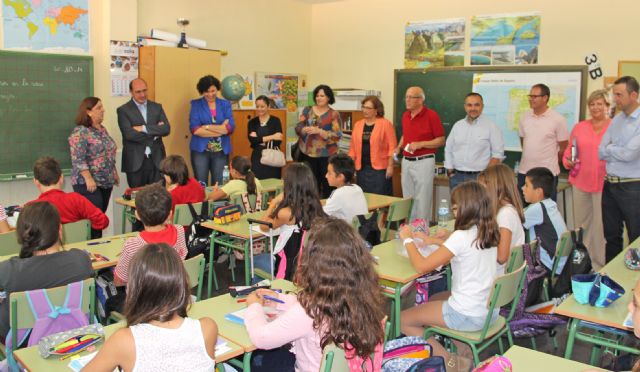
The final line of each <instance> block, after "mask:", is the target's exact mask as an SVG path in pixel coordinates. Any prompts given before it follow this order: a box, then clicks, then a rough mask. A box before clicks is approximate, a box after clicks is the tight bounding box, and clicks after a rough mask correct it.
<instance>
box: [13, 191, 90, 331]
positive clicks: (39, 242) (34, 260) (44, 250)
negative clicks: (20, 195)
mask: <svg viewBox="0 0 640 372" xmlns="http://www.w3.org/2000/svg"><path fill="white" fill-rule="evenodd" d="M16 233H17V236H18V243H19V244H20V246H21V248H20V255H19V257H12V258H10V259H9V260H7V261H4V262H1V263H0V288H3V291H4V292H6V295H7V299H6V300H4V301H0V341H2V340H4V338H5V337H6V335H7V333H8V331H9V300H8V299H9V295H10V294H11V293H12V292H22V291H29V290H32V289H40V288H53V287H59V286H61V285H65V284H69V283H73V282H77V281H80V280H83V279H86V278H89V277H90V276H92V275H93V269H92V268H91V260H90V259H89V255H87V254H86V253H85V252H83V251H81V250H79V249H70V250H68V251H63V250H62V243H61V234H62V225H61V224H60V215H59V214H58V210H57V209H56V207H54V206H53V205H52V204H50V203H49V202H44V201H42V202H33V203H29V204H27V205H26V206H25V207H24V208H23V209H22V212H20V217H18V224H17V226H16Z"/></svg>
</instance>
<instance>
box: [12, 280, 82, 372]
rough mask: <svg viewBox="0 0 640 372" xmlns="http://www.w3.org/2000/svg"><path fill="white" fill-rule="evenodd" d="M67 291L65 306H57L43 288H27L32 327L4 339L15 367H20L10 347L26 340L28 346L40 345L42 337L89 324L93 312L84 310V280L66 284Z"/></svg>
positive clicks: (15, 346)
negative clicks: (13, 336) (32, 318)
mask: <svg viewBox="0 0 640 372" xmlns="http://www.w3.org/2000/svg"><path fill="white" fill-rule="evenodd" d="M66 287H67V295H66V297H65V300H64V303H63V304H62V306H54V305H53V304H52V303H51V300H50V299H49V296H48V295H47V292H46V290H44V289H35V290H32V291H25V292H24V293H25V295H26V297H27V300H28V301H29V307H30V309H31V313H32V314H33V317H34V319H35V323H34V324H33V328H30V329H18V332H17V336H18V339H17V340H12V337H11V330H10V331H9V333H8V334H7V339H6V342H5V345H6V348H7V359H8V363H9V366H10V368H11V369H12V370H18V366H17V364H16V361H15V360H14V358H13V352H12V351H11V350H15V349H17V348H18V347H19V346H20V345H22V344H23V343H24V342H25V341H26V340H28V343H27V346H34V345H37V344H38V342H39V341H40V339H41V338H43V337H45V336H48V335H50V334H54V333H58V332H63V331H66V330H69V329H74V328H79V327H84V326H86V325H88V324H89V317H90V314H85V313H83V312H82V295H83V289H84V281H79V282H75V283H70V284H67V286H66Z"/></svg>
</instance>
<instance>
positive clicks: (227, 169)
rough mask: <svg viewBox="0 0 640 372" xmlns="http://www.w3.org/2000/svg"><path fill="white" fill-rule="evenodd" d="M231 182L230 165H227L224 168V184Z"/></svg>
mask: <svg viewBox="0 0 640 372" xmlns="http://www.w3.org/2000/svg"><path fill="white" fill-rule="evenodd" d="M227 182H229V166H228V165H225V166H224V169H223V170H222V184H223V185H226V184H227Z"/></svg>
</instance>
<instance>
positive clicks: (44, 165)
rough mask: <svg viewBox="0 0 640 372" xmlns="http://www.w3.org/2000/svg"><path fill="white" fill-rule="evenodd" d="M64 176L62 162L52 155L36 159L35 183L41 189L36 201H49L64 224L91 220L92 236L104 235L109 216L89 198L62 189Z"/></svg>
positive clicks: (34, 169)
mask: <svg viewBox="0 0 640 372" xmlns="http://www.w3.org/2000/svg"><path fill="white" fill-rule="evenodd" d="M63 182H64V177H63V176H62V170H61V169H60V163H58V161H57V160H56V159H54V158H52V157H50V156H44V157H41V158H40V159H38V160H36V162H35V164H34V165H33V183H34V184H35V185H36V187H37V188H38V191H40V196H39V197H38V199H36V200H35V201H48V202H50V203H51V204H53V205H54V206H55V207H56V208H57V209H58V213H60V220H61V221H62V223H63V224H66V223H72V222H76V221H80V220H84V219H88V220H89V221H91V238H94V239H95V238H100V237H102V230H103V229H105V228H106V227H107V226H109V218H108V217H107V216H106V215H105V214H104V213H103V212H102V211H101V210H100V209H99V208H98V207H96V206H95V205H93V203H91V202H90V201H89V200H88V199H87V198H85V197H84V196H82V195H80V194H78V193H77V192H64V191H62V184H63Z"/></svg>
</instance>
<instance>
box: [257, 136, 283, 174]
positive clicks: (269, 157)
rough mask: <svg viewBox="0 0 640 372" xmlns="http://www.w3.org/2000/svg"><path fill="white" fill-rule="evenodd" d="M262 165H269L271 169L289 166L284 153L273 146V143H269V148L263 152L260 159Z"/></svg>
mask: <svg viewBox="0 0 640 372" xmlns="http://www.w3.org/2000/svg"><path fill="white" fill-rule="evenodd" d="M260 164H262V165H268V166H270V167H276V168H282V167H284V166H285V164H287V161H286V160H285V158H284V153H283V152H282V151H280V150H279V149H278V148H277V147H274V146H273V141H269V143H268V144H267V148H265V149H263V150H262V157H261V158H260Z"/></svg>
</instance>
